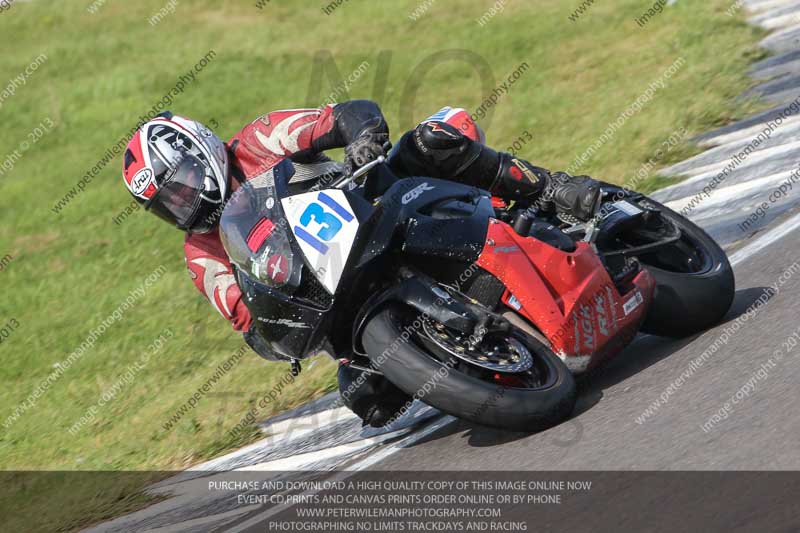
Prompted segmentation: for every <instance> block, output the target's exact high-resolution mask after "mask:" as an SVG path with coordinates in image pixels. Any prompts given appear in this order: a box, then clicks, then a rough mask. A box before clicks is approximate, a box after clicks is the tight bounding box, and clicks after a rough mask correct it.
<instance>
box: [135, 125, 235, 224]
mask: <svg viewBox="0 0 800 533" xmlns="http://www.w3.org/2000/svg"><path fill="white" fill-rule="evenodd" d="M228 171H229V169H228V151H227V147H226V146H225V143H224V142H222V140H220V138H219V137H217V136H216V135H214V133H213V132H212V131H211V130H210V129H208V128H207V127H205V126H204V125H202V124H200V123H199V122H196V121H194V120H189V119H187V118H183V117H178V116H174V115H173V114H172V113H169V112H165V113H162V114H160V115H159V116H157V117H156V118H154V119H153V120H151V121H149V122H146V123H145V124H143V125H142V127H141V128H139V130H138V131H137V132H136V133H135V134H134V136H133V138H131V140H130V142H129V143H128V148H127V149H126V150H125V157H124V160H123V167H122V177H123V179H124V180H125V185H126V186H127V187H128V190H129V191H130V193H131V194H132V195H133V197H134V198H136V200H137V201H139V203H141V204H142V205H143V206H144V207H145V209H147V210H149V211H152V212H153V213H155V214H156V215H158V216H159V217H160V218H163V219H164V220H166V221H167V222H169V223H171V224H174V225H175V226H177V227H178V228H179V229H182V230H184V231H191V232H194V233H206V232H208V231H210V230H211V229H213V227H214V226H215V225H216V222H217V218H218V216H219V212H220V211H221V209H220V207H221V206H222V204H223V202H224V201H225V198H226V197H227V195H228V188H229V187H228V185H229V183H228V181H229V179H228Z"/></svg>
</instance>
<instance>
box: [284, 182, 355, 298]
mask: <svg viewBox="0 0 800 533" xmlns="http://www.w3.org/2000/svg"><path fill="white" fill-rule="evenodd" d="M281 204H282V205H283V211H284V213H286V219H287V221H288V222H289V225H290V227H291V228H292V233H294V236H295V239H297V242H298V243H299V245H300V249H301V250H302V251H303V255H305V258H306V261H307V262H308V265H309V266H310V267H311V269H312V270H313V271H314V273H315V274H316V276H317V279H318V280H319V281H320V283H322V285H323V286H324V287H325V288H326V289H327V290H328V292H330V293H331V294H333V293H335V292H336V287H337V286H338V285H339V280H340V279H341V277H342V272H343V271H344V266H345V265H346V264H347V258H348V256H349V255H350V250H351V249H352V248H353V241H354V240H355V238H356V233H357V232H358V219H356V216H355V214H354V213H353V210H352V209H351V208H350V204H349V203H348V202H347V198H346V197H345V195H344V192H342V191H340V190H338V189H329V190H325V191H315V192H306V193H303V194H297V195H295V196H290V197H288V198H284V199H283V200H281Z"/></svg>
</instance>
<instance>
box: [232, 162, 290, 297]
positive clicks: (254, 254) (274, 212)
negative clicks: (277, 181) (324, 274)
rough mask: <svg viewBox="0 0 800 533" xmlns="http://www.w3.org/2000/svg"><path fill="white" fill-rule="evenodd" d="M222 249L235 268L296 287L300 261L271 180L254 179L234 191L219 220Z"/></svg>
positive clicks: (274, 283)
mask: <svg viewBox="0 0 800 533" xmlns="http://www.w3.org/2000/svg"><path fill="white" fill-rule="evenodd" d="M220 235H221V237H222V244H223V246H224V247H225V251H226V252H227V253H228V256H229V257H230V259H231V262H232V263H233V264H234V265H236V267H237V268H238V269H239V270H241V271H243V272H245V273H247V275H248V276H250V277H251V278H253V279H254V280H257V281H260V282H262V283H265V284H267V285H269V286H270V287H274V288H278V287H284V286H288V287H287V288H289V287H297V286H298V285H299V284H300V276H301V272H302V265H303V260H302V258H301V257H299V256H297V257H295V255H294V253H293V252H292V246H291V235H290V232H289V227H288V224H287V223H286V218H285V217H284V216H283V212H282V209H281V204H280V201H279V199H278V198H277V195H276V192H275V187H274V186H273V183H272V180H271V179H268V176H267V177H264V178H256V179H253V180H250V181H248V182H246V183H244V184H243V185H241V186H240V187H239V188H238V189H237V190H236V191H234V193H233V195H232V196H231V198H230V200H229V201H228V203H227V205H226V207H225V210H224V211H223V213H222V218H221V219H220Z"/></svg>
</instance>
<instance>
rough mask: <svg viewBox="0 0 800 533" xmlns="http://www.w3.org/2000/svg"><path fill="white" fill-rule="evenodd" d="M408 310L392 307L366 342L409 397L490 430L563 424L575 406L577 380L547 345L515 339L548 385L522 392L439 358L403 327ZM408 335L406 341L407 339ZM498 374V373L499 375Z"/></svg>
mask: <svg viewBox="0 0 800 533" xmlns="http://www.w3.org/2000/svg"><path fill="white" fill-rule="evenodd" d="M408 322H409V312H408V311H407V310H406V308H405V307H403V306H400V305H392V306H388V307H387V308H385V309H384V310H382V311H380V312H379V313H377V314H376V315H375V316H374V317H373V318H372V319H371V320H370V321H369V323H368V324H367V325H366V327H365V329H364V334H363V344H364V347H365V348H366V350H367V353H368V354H369V356H370V359H371V360H372V363H373V366H375V367H376V368H378V369H379V370H380V371H381V372H383V374H384V375H385V376H386V378H387V379H389V381H391V382H392V383H394V384H395V385H396V386H397V387H398V388H400V389H401V390H403V391H404V392H406V393H407V394H410V395H417V398H418V399H420V400H421V401H424V402H425V403H427V404H428V405H431V406H432V407H435V408H437V409H439V410H440V411H443V412H445V413H447V414H450V415H453V416H455V417H458V418H462V419H465V420H469V421H471V422H475V423H478V424H482V425H485V426H490V427H496V428H501V429H506V430H514V431H524V432H532V431H537V430H541V429H545V428H547V427H550V426H553V425H555V424H558V423H559V422H561V421H563V420H564V419H565V418H567V417H568V416H569V415H570V413H571V412H572V409H573V407H574V405H575V400H576V392H575V381H574V379H573V377H572V374H571V373H570V371H569V370H568V369H567V367H566V366H565V365H564V363H563V362H562V361H561V360H560V359H559V358H558V357H557V356H556V355H555V354H554V353H553V352H552V351H551V350H550V349H549V348H548V347H547V346H545V345H544V344H542V343H541V342H539V341H538V340H536V339H535V338H533V337H531V336H530V335H528V334H526V333H524V332H523V331H521V330H519V329H516V328H515V329H514V330H513V336H514V338H515V339H516V340H517V341H518V342H521V343H523V344H524V345H525V347H526V348H527V349H528V351H529V352H531V353H532V354H533V356H534V357H535V358H536V361H537V364H538V365H540V367H541V368H542V369H546V371H547V372H548V373H549V376H550V377H549V378H548V379H547V380H546V382H547V383H546V386H543V387H539V388H536V387H534V388H529V387H526V388H517V387H515V386H510V385H508V384H507V383H506V382H503V384H500V383H498V382H491V381H487V380H485V379H481V378H480V377H477V376H478V375H479V374H480V372H476V371H475V370H476V369H473V368H472V367H471V365H469V364H468V363H463V362H462V363H461V365H466V367H463V366H462V367H459V366H452V367H451V368H450V369H449V370H446V369H447V368H448V366H447V365H445V363H444V362H443V361H442V360H440V359H438V358H436V357H434V356H433V355H432V354H431V353H430V352H429V351H428V350H427V349H426V348H424V347H423V346H422V345H421V344H420V343H417V342H415V340H414V338H415V334H412V335H410V336H408V335H407V334H405V332H407V331H409V329H408V328H407V327H403V325H404V324H408ZM404 334H405V339H406V340H402V339H403V338H404ZM496 376H499V374H496Z"/></svg>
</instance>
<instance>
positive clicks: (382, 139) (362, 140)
mask: <svg viewBox="0 0 800 533" xmlns="http://www.w3.org/2000/svg"><path fill="white" fill-rule="evenodd" d="M391 146H392V144H391V143H390V142H389V134H388V133H375V132H370V131H366V132H364V133H362V134H361V136H360V137H358V138H357V139H356V140H355V141H353V142H351V143H350V144H348V145H347V146H346V147H345V149H344V154H345V164H346V165H347V168H348V171H349V173H351V172H353V171H354V170H355V169H357V168H361V167H363V166H364V165H366V164H367V163H370V162H372V161H375V160H376V159H377V158H378V157H379V156H382V155H386V152H387V151H388V150H389V148H391Z"/></svg>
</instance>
